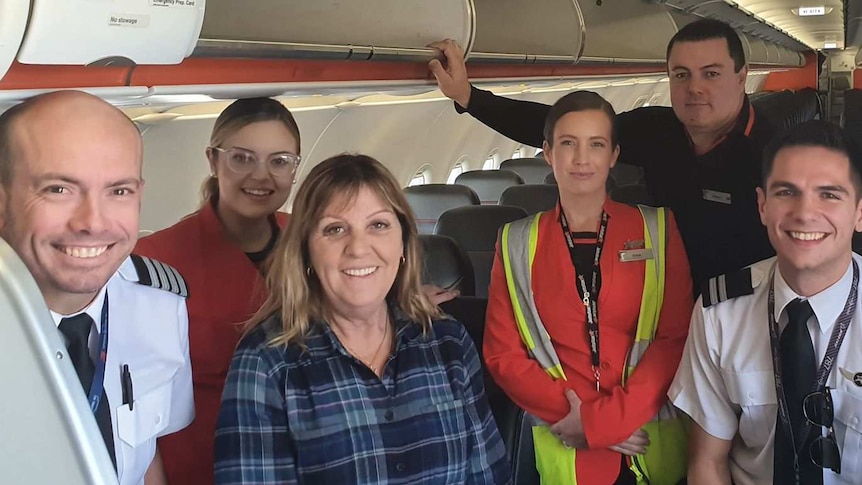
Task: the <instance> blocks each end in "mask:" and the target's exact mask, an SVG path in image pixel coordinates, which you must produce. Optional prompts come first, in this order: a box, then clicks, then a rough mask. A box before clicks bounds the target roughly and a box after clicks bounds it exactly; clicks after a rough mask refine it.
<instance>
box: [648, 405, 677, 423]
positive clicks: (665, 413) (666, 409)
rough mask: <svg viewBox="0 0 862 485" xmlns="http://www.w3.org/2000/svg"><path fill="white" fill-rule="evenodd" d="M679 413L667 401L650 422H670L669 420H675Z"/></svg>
mask: <svg viewBox="0 0 862 485" xmlns="http://www.w3.org/2000/svg"><path fill="white" fill-rule="evenodd" d="M679 413H680V411H679V410H678V409H677V408H676V406H674V405H673V404H671V402H670V400H668V401H667V402H666V403H665V404H664V406H662V407H661V409H659V410H658V414H657V415H656V416H655V417H654V418H652V421H670V420H671V419H676V418H678V417H679Z"/></svg>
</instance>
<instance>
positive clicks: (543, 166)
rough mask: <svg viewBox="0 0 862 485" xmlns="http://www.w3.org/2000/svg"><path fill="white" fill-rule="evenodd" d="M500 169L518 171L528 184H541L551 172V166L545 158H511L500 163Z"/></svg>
mask: <svg viewBox="0 0 862 485" xmlns="http://www.w3.org/2000/svg"><path fill="white" fill-rule="evenodd" d="M500 170H511V171H512V172H515V173H517V174H518V175H520V176H521V178H522V179H524V182H525V183H528V184H541V183H544V182H545V177H546V176H547V175H548V174H549V173H550V172H551V166H550V165H548V162H546V161H545V159H544V158H510V159H509V160H505V161H503V162H502V163H500Z"/></svg>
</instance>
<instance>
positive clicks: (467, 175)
mask: <svg viewBox="0 0 862 485" xmlns="http://www.w3.org/2000/svg"><path fill="white" fill-rule="evenodd" d="M455 183H456V184H458V185H466V186H467V187H470V188H471V189H473V190H475V191H476V193H477V194H478V195H479V200H480V201H481V202H482V204H496V203H497V201H499V200H500V195H502V194H503V191H504V190H506V187H511V186H512V185H521V184H523V183H524V179H523V178H521V176H520V175H518V174H517V173H515V172H512V171H510V170H471V171H469V172H464V173H462V174H460V175H458V177H457V178H456V179H455Z"/></svg>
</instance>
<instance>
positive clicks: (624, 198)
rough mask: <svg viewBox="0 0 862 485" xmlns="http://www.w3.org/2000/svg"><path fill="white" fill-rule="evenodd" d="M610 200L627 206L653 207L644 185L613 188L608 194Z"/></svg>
mask: <svg viewBox="0 0 862 485" xmlns="http://www.w3.org/2000/svg"><path fill="white" fill-rule="evenodd" d="M608 195H609V196H610V198H611V199H613V200H615V201H617V202H620V203H623V204H628V205H637V204H643V205H653V204H652V197H651V196H650V194H649V191H648V190H647V188H646V186H645V185H640V184H629V185H620V186H618V187H614V189H613V190H611V192H610V194H608Z"/></svg>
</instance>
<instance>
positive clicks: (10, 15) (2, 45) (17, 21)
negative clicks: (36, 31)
mask: <svg viewBox="0 0 862 485" xmlns="http://www.w3.org/2000/svg"><path fill="white" fill-rule="evenodd" d="M29 13H30V2H22V1H21V0H0V79H3V76H5V75H6V71H7V70H9V66H11V65H12V61H14V60H15V55H16V54H17V53H18V47H20V46H21V39H22V38H23V37H24V28H25V27H26V26H27V15H29Z"/></svg>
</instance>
